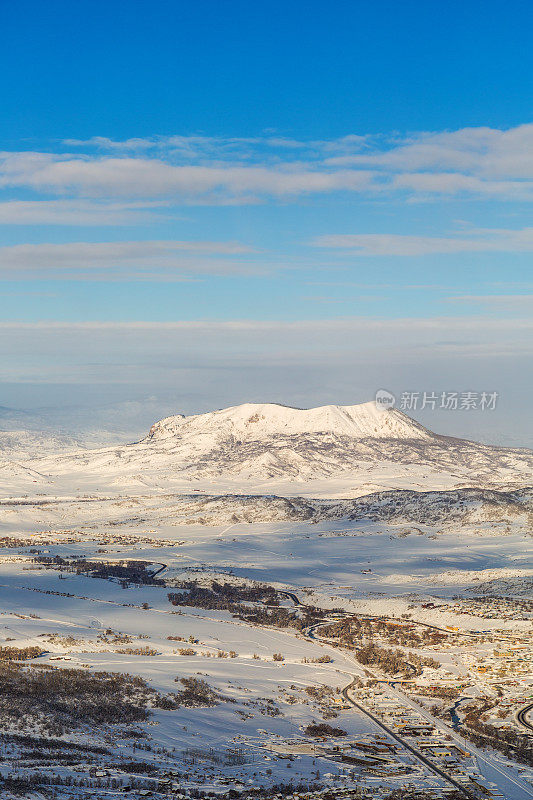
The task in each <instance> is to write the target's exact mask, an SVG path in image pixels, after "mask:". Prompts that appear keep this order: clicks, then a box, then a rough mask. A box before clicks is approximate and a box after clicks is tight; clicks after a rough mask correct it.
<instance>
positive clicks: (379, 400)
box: [374, 389, 396, 411]
mask: <svg viewBox="0 0 533 800" xmlns="http://www.w3.org/2000/svg"><path fill="white" fill-rule="evenodd" d="M374 402H375V404H376V408H377V410H378V411H387V409H389V408H394V405H395V404H396V398H395V396H394V395H393V394H392V392H389V391H388V390H387V389H378V390H377V392H376V396H375V397H374Z"/></svg>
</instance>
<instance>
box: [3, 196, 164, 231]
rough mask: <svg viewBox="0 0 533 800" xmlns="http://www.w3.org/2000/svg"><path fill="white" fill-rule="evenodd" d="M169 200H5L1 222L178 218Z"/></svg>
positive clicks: (135, 221)
mask: <svg viewBox="0 0 533 800" xmlns="http://www.w3.org/2000/svg"><path fill="white" fill-rule="evenodd" d="M165 209H168V204H167V203H162V202H152V203H149V202H146V201H144V202H137V203H116V202H115V203H112V202H94V201H90V200H6V201H5V202H0V225H103V226H109V225H136V224H139V223H145V222H154V221H157V220H162V219H168V218H169V217H171V216H172V218H174V219H175V218H176V215H175V214H170V212H168V210H167V211H166V212H164V213H163V214H161V213H157V212H160V211H161V210H165Z"/></svg>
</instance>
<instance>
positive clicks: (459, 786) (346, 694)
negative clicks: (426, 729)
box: [341, 678, 479, 800]
mask: <svg viewBox="0 0 533 800" xmlns="http://www.w3.org/2000/svg"><path fill="white" fill-rule="evenodd" d="M354 680H355V678H354V679H353V680H352V681H351V682H350V683H349V684H348V686H345V687H344V689H343V690H342V692H341V694H342V696H343V697H344V699H345V700H346V701H347V702H348V703H350V705H351V706H353V707H354V708H357V709H358V710H359V711H361V713H363V714H365V715H366V716H367V717H369V718H370V719H371V720H372V721H373V722H374V723H375V724H376V725H379V727H380V728H381V729H382V730H384V731H385V733H387V734H388V735H389V736H391V737H392V738H393V739H394V740H395V741H396V742H398V743H399V744H400V745H401V746H402V747H404V748H405V749H406V750H408V751H409V752H410V753H411V754H412V755H414V757H415V758H416V759H417V760H418V761H421V762H422V764H424V765H425V766H426V767H428V768H429V769H430V770H431V771H432V772H434V773H435V774H436V775H438V776H439V777H440V778H442V779H443V780H445V781H446V782H447V783H449V784H450V785H451V786H453V788H454V789H456V790H457V791H458V792H461V794H462V795H463V796H464V797H468V798H473V800H479V795H478V794H476V793H474V792H472V791H470V789H468V788H467V787H466V786H463V785H462V784H461V783H459V782H458V781H456V780H455V779H454V778H452V776H451V775H448V773H447V772H445V771H444V770H442V769H441V768H440V767H439V766H437V764H434V763H433V761H430V759H429V758H426V756H425V755H423V753H421V752H420V751H419V750H417V749H416V747H413V746H412V745H411V744H409V742H406V741H405V739H402V737H401V736H399V735H398V734H397V733H395V731H393V730H392V729H391V728H389V727H388V726H387V725H385V723H384V722H382V721H381V720H380V719H379V718H378V717H376V716H374V714H372V712H371V711H368V709H366V708H365V707H364V706H361V705H359V703H357V702H356V701H355V700H354V699H353V698H352V697H351V696H350V689H351V688H352V686H353V684H354Z"/></svg>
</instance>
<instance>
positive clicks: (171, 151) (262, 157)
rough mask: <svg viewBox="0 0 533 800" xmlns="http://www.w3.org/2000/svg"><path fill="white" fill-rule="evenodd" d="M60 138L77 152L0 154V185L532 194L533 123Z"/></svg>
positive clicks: (242, 196)
mask: <svg viewBox="0 0 533 800" xmlns="http://www.w3.org/2000/svg"><path fill="white" fill-rule="evenodd" d="M63 145H64V146H68V147H69V148H70V149H74V150H75V152H74V153H72V152H67V153H52V152H48V153H47V152H13V153H10V152H4V153H2V154H0V187H2V186H3V187H5V188H15V187H19V188H30V189H33V190H35V191H38V192H41V193H48V194H52V195H56V196H57V195H60V196H64V195H69V196H75V197H80V198H107V199H115V200H117V199H128V200H129V201H130V202H131V201H132V200H136V199H141V198H152V199H155V198H167V199H173V200H176V201H177V202H178V201H179V202H184V203H215V204H216V203H228V202H240V203H245V202H257V201H258V200H264V199H266V198H273V199H282V200H287V199H290V200H294V199H295V198H296V197H298V196H301V195H307V194H324V193H332V192H365V193H369V192H374V193H375V192H389V193H401V194H402V195H407V196H408V197H409V198H414V199H416V198H426V197H431V196H434V195H451V196H455V195H464V196H471V197H482V198H483V197H484V198H494V199H502V200H522V201H528V202H529V201H531V200H533V124H527V125H520V126H517V127H515V128H511V129H508V130H499V129H495V128H488V127H478V128H463V129H460V130H456V131H442V132H419V133H414V134H411V135H408V136H403V137H401V136H387V135H381V136H365V135H360V134H347V135H346V136H343V137H339V138H336V139H332V140H329V141H326V140H310V141H301V140H297V139H293V138H290V137H287V136H284V135H273V134H269V135H268V136H267V135H262V136H257V137H244V136H243V137H228V138H223V137H210V136H203V135H192V136H182V135H175V136H166V137H162V136H160V137H157V136H156V137H151V138H130V139H127V140H124V141H114V140H111V139H109V138H106V137H98V136H96V137H93V138H92V139H88V140H72V139H71V140H66V141H65V142H64V143H63ZM80 151H81V152H80Z"/></svg>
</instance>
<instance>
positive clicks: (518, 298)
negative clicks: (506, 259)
mask: <svg viewBox="0 0 533 800" xmlns="http://www.w3.org/2000/svg"><path fill="white" fill-rule="evenodd" d="M448 301H449V302H451V303H464V304H465V305H483V306H488V307H489V308H493V309H495V310H497V311H501V310H513V311H515V312H516V311H530V310H531V309H533V294H462V295H456V296H454V297H449V298H448Z"/></svg>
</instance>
